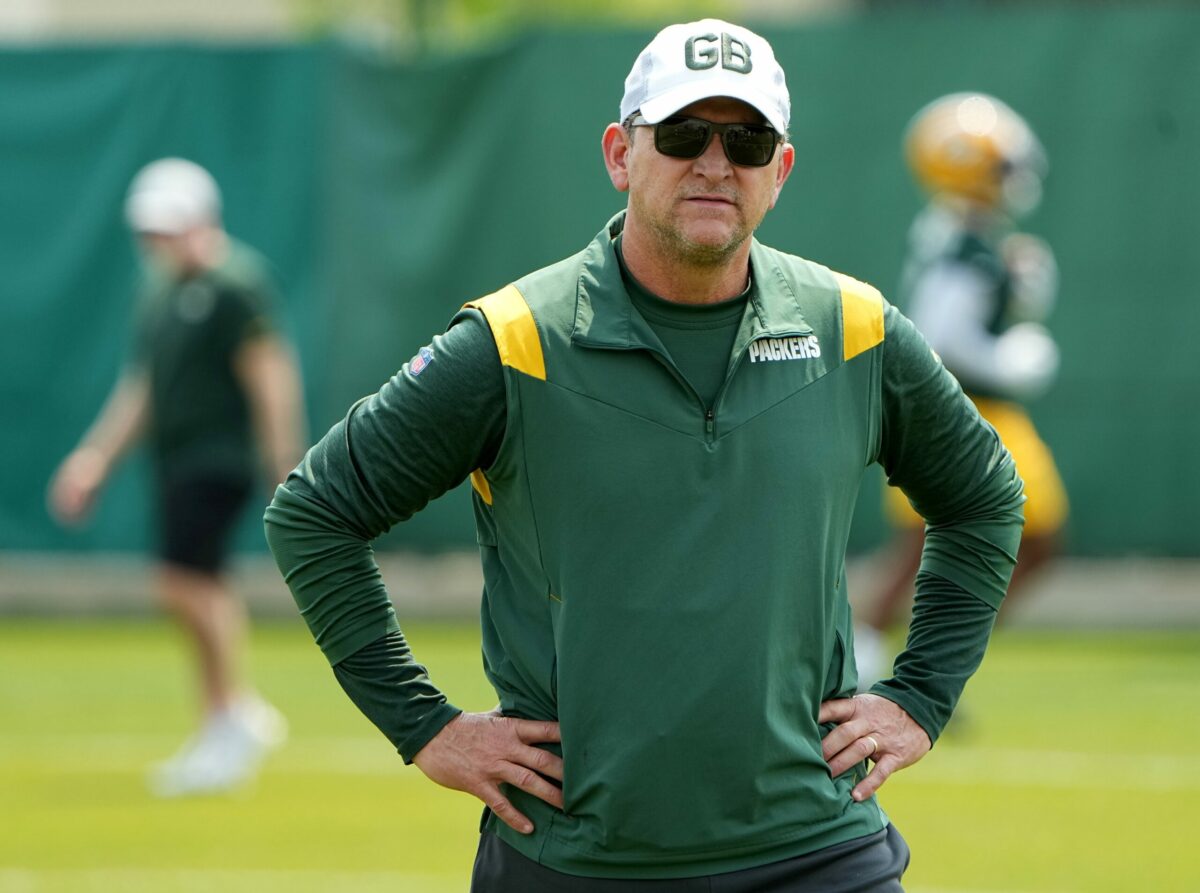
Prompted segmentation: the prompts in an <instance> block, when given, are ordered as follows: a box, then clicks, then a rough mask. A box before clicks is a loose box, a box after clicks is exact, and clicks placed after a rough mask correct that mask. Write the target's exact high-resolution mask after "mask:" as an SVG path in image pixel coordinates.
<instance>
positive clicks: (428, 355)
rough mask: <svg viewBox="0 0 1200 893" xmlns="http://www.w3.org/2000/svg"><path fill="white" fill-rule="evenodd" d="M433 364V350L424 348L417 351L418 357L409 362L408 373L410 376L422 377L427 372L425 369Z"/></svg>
mask: <svg viewBox="0 0 1200 893" xmlns="http://www.w3.org/2000/svg"><path fill="white" fill-rule="evenodd" d="M432 362H433V348H432V347H422V348H421V349H420V350H419V351H417V355H416V356H415V357H413V358H412V359H411V360H409V361H408V371H409V374H410V375H420V374H421V373H422V372H424V371H425V368H426V367H427V366H428V365H429V364H430V363H432Z"/></svg>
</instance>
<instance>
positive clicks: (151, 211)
mask: <svg viewBox="0 0 1200 893" xmlns="http://www.w3.org/2000/svg"><path fill="white" fill-rule="evenodd" d="M125 219H126V220H127V221H128V222H129V226H130V228H131V229H133V230H134V231H135V232H139V233H163V234H166V235H179V234H180V233H185V232H187V231H188V230H190V229H194V228H195V227H197V226H202V225H205V224H212V223H218V222H219V221H220V219H221V192H220V190H219V189H217V182H216V180H214V179H213V178H212V175H211V174H210V173H209V172H208V171H206V170H205V169H204V168H202V167H201V166H200V165H198V164H196V163H195V162H192V161H187V160H186V159H183V158H160V159H159V160H158V161H152V162H151V163H150V164H148V165H146V166H145V167H144V168H142V169H141V170H140V171H138V173H137V175H136V176H135V177H134V178H133V182H132V183H130V184H129V193H128V195H127V196H126V198H125Z"/></svg>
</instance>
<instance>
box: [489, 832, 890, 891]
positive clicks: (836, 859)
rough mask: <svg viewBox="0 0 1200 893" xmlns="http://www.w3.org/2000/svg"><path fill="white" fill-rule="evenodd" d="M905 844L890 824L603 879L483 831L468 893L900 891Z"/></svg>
mask: <svg viewBox="0 0 1200 893" xmlns="http://www.w3.org/2000/svg"><path fill="white" fill-rule="evenodd" d="M908 857H909V853H908V845H907V844H906V843H905V842H904V838H903V837H901V836H900V832H899V831H897V830H896V829H895V828H894V827H893V826H892V825H888V826H887V827H886V828H885V829H883V830H882V831H877V832H876V833H874V834H870V835H867V836H866V837H859V838H857V839H855V840H847V841H846V842H845V843H839V844H836V845H834V846H831V847H826V848H825V849H822V850H817V851H816V852H815V853H808V854H806V855H804V856H797V857H796V858H794V859H785V860H784V861H782V862H772V863H771V864H769V865H760V866H759V867H758V868H747V869H744V870H743V871H731V872H728V873H726V874H714V875H709V876H707V877H694V878H679V879H677V880H654V881H634V880H627V881H626V880H608V879H605V878H586V877H576V876H574V875H567V874H561V873H559V872H557V871H553V870H551V869H549V868H546V867H545V866H544V865H539V864H538V863H537V862H534V861H532V860H531V859H527V858H526V857H525V856H522V855H521V854H520V853H518V852H517V851H516V850H514V849H513V848H512V847H510V846H509V845H508V844H506V843H504V842H503V841H502V840H501V839H500V838H499V837H497V836H496V835H494V834H491V833H487V832H485V833H484V834H483V835H482V837H481V838H480V841H479V852H478V854H477V855H476V856H475V871H474V874H473V875H472V876H471V893H903V891H904V888H903V887H901V886H900V877H901V875H903V874H904V871H905V869H907V868H908Z"/></svg>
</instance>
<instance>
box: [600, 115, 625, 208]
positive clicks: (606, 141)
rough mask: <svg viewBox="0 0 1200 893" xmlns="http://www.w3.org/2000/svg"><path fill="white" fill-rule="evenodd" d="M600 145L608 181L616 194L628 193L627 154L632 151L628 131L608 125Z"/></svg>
mask: <svg viewBox="0 0 1200 893" xmlns="http://www.w3.org/2000/svg"><path fill="white" fill-rule="evenodd" d="M600 145H601V148H602V149H603V150H604V167H605V168H607V169H608V179H610V180H612V184H613V186H614V187H616V190H617V192H628V191H629V153H630V152H631V151H632V149H633V146H632V145H631V144H630V141H629V131H628V130H626V129H625V128H624V127H622V126H621V125H620V124H616V123H613V124H609V125H608V126H607V127H606V128H604V136H603V137H601V139H600Z"/></svg>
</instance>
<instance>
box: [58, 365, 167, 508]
mask: <svg viewBox="0 0 1200 893" xmlns="http://www.w3.org/2000/svg"><path fill="white" fill-rule="evenodd" d="M149 414H150V381H149V379H148V378H147V377H146V374H145V373H144V372H142V371H140V370H133V369H130V370H126V371H125V372H123V373H122V374H121V377H120V378H118V379H117V383H116V385H114V386H113V389H112V393H110V394H109V396H108V399H107V400H106V401H105V403H104V408H103V409H101V410H100V415H99V416H97V417H96V421H95V422H93V423H92V426H91V427H90V428H89V429H88V430H87V433H86V434H84V436H83V439H82V440H81V441H80V442H79V445H78V446H77V447H75V449H73V450H72V451H71V452H70V453H69V454H68V455H67V457H66V458H65V459H64V460H63V461H62V464H60V465H59V466H58V469H57V470H56V471H55V472H54V476H53V477H52V478H51V479H50V490H49V493H48V494H47V502H48V504H49V508H50V513H51V514H52V515H53V516H54V517H55V518H57V519H58V520H59V521H60V522H61V523H63V524H72V525H74V524H79V523H82V522H83V521H84V520H85V519H86V518H87V516H88V514H89V513H90V512H91V509H92V505H93V504H94V503H95V501H96V495H97V494H98V493H99V492H100V488H101V487H103V486H104V482H105V481H106V480H108V476H109V474H110V473H111V472H112V470H113V468H114V467H115V466H116V464H117V461H118V460H119V459H120V458H121V457H122V456H124V455H125V454H126V453H127V452H129V450H130V449H131V448H132V447H133V445H134V444H135V443H137V441H138V439H139V438H140V437H141V435H142V432H143V431H145V428H146V421H147V420H148V418H149Z"/></svg>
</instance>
